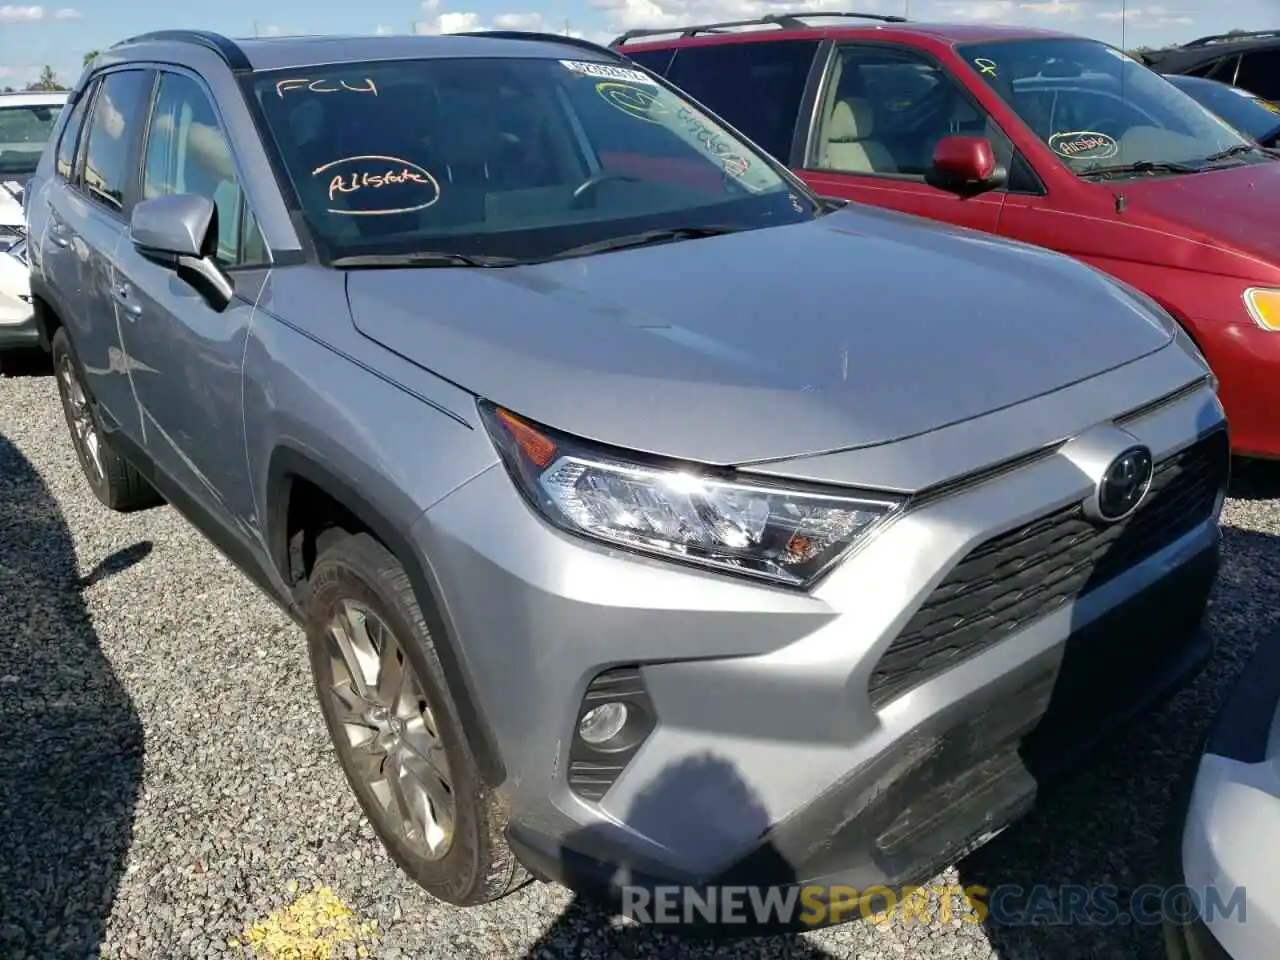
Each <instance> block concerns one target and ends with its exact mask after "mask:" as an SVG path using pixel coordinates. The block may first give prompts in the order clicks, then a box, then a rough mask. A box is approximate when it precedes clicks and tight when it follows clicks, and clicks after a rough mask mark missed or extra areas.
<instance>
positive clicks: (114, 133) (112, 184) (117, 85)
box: [84, 70, 151, 212]
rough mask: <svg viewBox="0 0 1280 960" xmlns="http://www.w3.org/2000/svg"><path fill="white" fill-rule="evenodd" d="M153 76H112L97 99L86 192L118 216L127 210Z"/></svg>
mask: <svg viewBox="0 0 1280 960" xmlns="http://www.w3.org/2000/svg"><path fill="white" fill-rule="evenodd" d="M150 76H151V75H150V74H149V73H148V72H147V71H145V70H121V71H119V72H117V73H109V74H107V76H106V77H105V78H104V79H103V81H102V85H101V88H100V89H99V91H98V96H97V97H96V98H95V99H94V104H93V119H92V120H90V121H89V125H88V132H89V136H88V141H87V146H86V148H85V154H84V190H85V192H86V193H87V194H88V195H89V196H90V197H91V198H92V199H93V200H95V201H96V202H98V203H100V204H102V206H104V207H106V208H107V209H109V210H114V211H116V212H123V210H124V194H125V188H126V186H127V185H128V182H129V179H130V171H129V156H130V154H131V152H132V148H133V145H134V143H135V142H136V138H137V137H138V136H139V135H140V134H141V132H142V123H143V119H144V116H145V113H144V111H145V110H146V105H145V100H144V97H145V95H146V94H147V92H148V90H149V87H150V84H149V82H148V81H149V79H150Z"/></svg>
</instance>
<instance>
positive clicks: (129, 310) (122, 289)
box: [111, 283, 142, 319]
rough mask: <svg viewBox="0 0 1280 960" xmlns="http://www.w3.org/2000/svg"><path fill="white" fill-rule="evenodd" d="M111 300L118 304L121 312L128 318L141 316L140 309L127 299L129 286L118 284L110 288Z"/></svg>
mask: <svg viewBox="0 0 1280 960" xmlns="http://www.w3.org/2000/svg"><path fill="white" fill-rule="evenodd" d="M111 299H112V300H114V301H115V302H116V303H118V304H120V309H121V310H123V311H124V312H125V313H126V314H127V315H128V316H129V317H130V318H133V319H136V318H137V317H139V316H141V315H142V307H140V306H139V305H138V304H136V303H134V302H133V301H132V300H131V299H129V285H128V284H124V283H120V284H116V285H115V286H114V287H112V288H111Z"/></svg>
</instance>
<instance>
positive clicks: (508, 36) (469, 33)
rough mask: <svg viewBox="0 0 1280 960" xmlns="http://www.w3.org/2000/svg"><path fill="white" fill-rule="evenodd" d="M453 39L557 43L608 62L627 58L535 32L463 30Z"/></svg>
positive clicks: (571, 39)
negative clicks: (596, 54)
mask: <svg viewBox="0 0 1280 960" xmlns="http://www.w3.org/2000/svg"><path fill="white" fill-rule="evenodd" d="M453 36H455V37H492V38H493V39H495V40H534V41H537V42H540V43H559V44H562V45H563V46H566V47H577V48H578V49H580V50H590V51H592V52H593V53H600V54H604V55H605V56H607V57H608V58H609V59H610V60H626V59H627V58H626V57H625V56H623V55H622V54H621V53H619V52H618V51H617V50H613V49H611V48H610V47H605V46H601V45H600V44H598V43H593V42H592V41H590V40H584V39H583V38H582V37H570V36H568V35H567V34H563V33H543V32H540V31H537V30H465V31H463V32H461V33H455V34H453Z"/></svg>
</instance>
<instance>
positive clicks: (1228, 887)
mask: <svg viewBox="0 0 1280 960" xmlns="http://www.w3.org/2000/svg"><path fill="white" fill-rule="evenodd" d="M1190 774H1191V776H1189V777H1188V778H1187V782H1186V784H1185V786H1184V789H1183V790H1182V792H1181V796H1180V802H1179V804H1178V806H1177V807H1176V808H1175V810H1174V817H1173V820H1172V826H1173V827H1174V829H1173V830H1172V831H1170V834H1169V846H1168V849H1169V856H1168V862H1169V872H1170V877H1171V878H1172V879H1173V881H1174V883H1175V884H1176V885H1183V884H1185V885H1187V886H1189V887H1190V888H1191V889H1192V890H1193V891H1195V893H1196V894H1197V896H1198V898H1199V900H1200V903H1201V910H1200V911H1199V915H1197V916H1195V917H1194V918H1193V919H1191V920H1190V922H1187V923H1179V922H1176V919H1175V918H1166V920H1165V944H1166V948H1167V952H1168V956H1169V958H1170V960H1262V958H1270V957H1272V956H1274V954H1275V951H1276V947H1275V945H1276V943H1277V942H1280V909H1277V907H1276V903H1277V899H1278V898H1277V892H1278V891H1280V867H1277V866H1276V858H1275V849H1276V846H1277V843H1280V633H1274V634H1271V635H1269V636H1267V637H1265V638H1264V639H1263V640H1262V641H1261V642H1260V643H1259V646H1258V649H1257V651H1256V652H1255V653H1254V656H1253V657H1252V658H1251V659H1250V661H1249V663H1248V664H1247V665H1246V666H1245V668H1244V670H1243V672H1242V673H1241V678H1240V681H1239V682H1238V683H1237V685H1236V687H1235V689H1234V690H1233V691H1232V692H1231V694H1230V695H1229V696H1228V698H1227V700H1226V701H1225V702H1224V704H1223V707H1222V710H1221V712H1220V713H1219V715H1218V718H1217V719H1216V720H1215V721H1214V726H1213V729H1212V732H1211V733H1210V735H1209V738H1208V741H1207V744H1206V746H1205V750H1204V753H1203V755H1202V756H1201V757H1199V758H1197V762H1196V764H1195V766H1194V767H1193V768H1192V770H1191V771H1190ZM1210 889H1212V890H1214V891H1215V893H1213V894H1210V893H1209V891H1210ZM1240 889H1242V890H1243V891H1244V896H1245V914H1244V915H1243V916H1242V915H1240V914H1239V913H1231V912H1230V911H1227V910H1225V909H1219V908H1217V907H1215V906H1214V904H1224V905H1225V904H1229V903H1230V901H1231V897H1232V895H1233V894H1234V893H1235V892H1236V891H1237V890H1240Z"/></svg>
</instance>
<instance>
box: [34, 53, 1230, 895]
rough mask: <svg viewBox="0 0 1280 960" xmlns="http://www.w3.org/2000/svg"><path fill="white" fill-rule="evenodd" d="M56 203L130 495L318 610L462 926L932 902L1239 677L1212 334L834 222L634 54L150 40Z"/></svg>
mask: <svg viewBox="0 0 1280 960" xmlns="http://www.w3.org/2000/svg"><path fill="white" fill-rule="evenodd" d="M30 191H31V197H30V199H29V217H30V233H31V236H32V238H33V239H32V249H31V290H32V295H33V300H34V304H35V308H36V314H37V319H38V322H39V324H40V327H41V330H42V331H43V335H44V336H45V337H46V338H47V339H48V340H49V341H50V343H51V345H52V350H53V354H54V360H55V368H56V371H57V377H58V384H59V387H60V389H61V391H62V398H63V402H64V406H65V411H66V419H67V423H68V424H69V426H70V428H71V434H72V438H73V441H74V444H75V449H76V451H77V453H78V454H79V458H80V461H81V463H82V465H83V467H84V472H85V475H86V477H87V478H88V482H89V484H90V485H91V486H92V488H93V490H94V492H95V493H96V495H97V496H98V498H99V499H100V500H101V501H102V502H103V503H104V504H106V505H107V506H108V507H112V508H114V509H118V510H128V509H134V508H138V507H142V506H146V505H150V504H155V503H158V502H160V501H161V498H163V499H164V500H166V501H167V502H168V503H170V504H172V505H173V506H175V507H176V508H177V509H179V510H180V511H182V513H183V514H184V515H185V516H186V517H188V518H189V519H190V520H191V522H192V523H193V524H195V525H196V526H197V527H199V528H200V529H201V530H202V531H203V532H204V533H205V534H206V535H207V536H208V537H209V539H210V540H212V541H213V542H214V543H215V544H217V545H218V547H220V548H221V549H222V550H223V551H225V553H226V554H227V555H228V556H229V557H231V558H232V559H233V560H234V561H235V562H236V563H237V564H238V565H239V566H240V567H241V568H242V569H243V570H244V571H245V572H246V573H247V574H248V575H249V576H251V577H252V578H253V579H254V580H255V581H256V582H257V583H258V584H259V585H260V586H261V587H262V589H263V590H265V591H266V592H267V593H269V594H270V595H271V596H272V597H274V598H275V599H276V600H277V601H278V602H279V603H280V605H281V606H282V607H283V608H284V609H285V610H286V611H288V613H289V614H290V615H291V616H292V617H293V618H294V619H295V620H296V621H297V622H298V623H299V624H301V625H303V626H304V627H305V630H306V634H307V638H308V641H309V644H310V650H311V668H312V670H313V672H314V677H315V686H316V691H317V693H318V696H319V703H320V707H321V709H322V711H323V713H324V717H325V720H326V721H327V723H328V727H329V730H330V732H331V733H332V736H333V740H334V743H335V746H336V751H337V755H338V758H339V760H340V761H341V764H342V767H343V769H344V771H345V772H346V775H347V777H348V779H349V781H350V784H351V786H352V788H353V790H354V791H355V793H356V794H357V796H358V797H359V799H360V802H361V804H362V805H363V807H364V810H365V811H366V812H367V814H368V816H369V818H370V819H371V821H372V823H373V824H374V825H375V827H376V829H377V831H378V834H379V836H380V837H381V839H382V841H383V843H384V844H385V846H386V848H387V849H388V851H389V852H390V854H391V855H392V857H394V858H395V860H396V862H397V863H398V864H399V865H400V866H401V867H402V868H403V869H404V871H405V872H406V873H407V874H409V875H410V876H411V877H412V878H413V879H414V880H416V881H417V882H418V883H420V884H422V886H424V887H425V888H426V889H427V890H428V891H430V892H431V893H432V894H434V895H435V896H437V897H439V898H441V899H443V900H446V901H449V902H451V903H455V904H475V903H480V902H483V901H486V900H490V899H492V898H494V897H497V896H499V895H501V894H503V893H504V892H505V891H507V890H509V889H511V888H512V886H513V884H515V883H516V882H518V881H519V880H520V879H521V878H523V876H524V875H525V871H527V872H529V873H532V874H533V875H535V876H538V877H541V878H544V879H545V878H558V879H560V880H563V881H565V882H568V883H570V884H572V885H574V886H576V887H579V888H581V889H584V890H590V891H595V892H599V893H603V894H609V893H613V894H614V895H617V894H618V891H617V889H616V882H617V878H618V877H619V876H626V877H629V878H630V882H631V884H633V885H636V886H639V887H641V888H642V889H649V885H653V884H658V883H690V884H702V883H705V882H711V881H715V880H717V879H720V878H726V877H738V878H741V877H751V878H753V879H752V882H757V881H758V882H760V883H769V884H779V883H790V884H796V883H802V882H806V881H810V880H814V879H817V878H825V880H828V881H831V882H839V883H842V884H846V885H850V886H853V887H854V888H856V889H864V888H866V887H867V886H868V885H870V884H888V885H891V886H892V885H896V884H900V883H906V882H910V881H912V880H916V879H920V878H925V877H928V876H929V875H931V874H932V872H933V871H935V870H936V869H937V868H938V867H939V866H940V865H944V864H946V863H948V862H949V861H952V860H953V859H955V858H957V857H959V856H960V855H962V854H964V853H965V852H966V851H968V850H970V849H971V848H973V847H974V846H976V845H977V844H979V843H982V842H983V841H984V840H986V839H987V838H989V837H990V836H992V835H993V834H994V833H995V832H997V831H998V830H999V829H1001V828H1002V827H1003V826H1004V825H1005V824H1006V823H1008V822H1009V821H1010V820H1011V819H1013V818H1014V817H1015V816H1017V815H1018V814H1020V813H1021V812H1022V811H1023V810H1024V809H1025V808H1026V806H1027V803H1028V801H1029V800H1030V798H1031V797H1032V795H1033V793H1034V790H1035V787H1036V783H1037V781H1038V780H1041V779H1042V778H1043V777H1044V776H1046V775H1048V774H1049V773H1052V772H1053V771H1054V770H1055V769H1056V768H1057V767H1058V766H1060V765H1061V764H1062V763H1063V762H1066V761H1068V760H1070V759H1072V758H1074V757H1078V756H1079V755H1080V754H1081V752H1082V751H1084V750H1087V749H1088V747H1089V746H1090V745H1091V744H1092V743H1094V742H1095V740H1096V738H1097V737H1098V736H1100V735H1102V734H1103V733H1105V732H1106V731H1107V730H1109V729H1110V728H1112V727H1113V726H1114V725H1115V724H1116V723H1117V722H1118V721H1120V720H1122V719H1124V718H1125V717H1127V716H1129V715H1131V714H1132V713H1133V712H1134V711H1136V710H1138V709H1139V708H1141V707H1142V706H1143V705H1144V704H1148V703H1150V702H1151V701H1152V700H1153V698H1155V697H1157V696H1160V695H1162V694H1165V693H1167V692H1169V691H1170V690H1172V689H1174V688H1175V687H1176V686H1177V685H1178V684H1179V683H1180V682H1182V681H1183V680H1185V679H1186V678H1188V677H1189V676H1190V675H1191V674H1192V673H1193V672H1194V671H1195V670H1196V669H1197V668H1198V666H1199V665H1200V664H1201V663H1202V662H1203V661H1204V660H1205V658H1206V657H1207V656H1208V654H1209V652H1210V647H1211V645H1210V642H1209V640H1208V638H1207V637H1206V635H1205V634H1204V633H1203V632H1202V631H1201V629H1200V626H1199V624H1200V621H1201V616H1202V613H1203V610H1204V607H1205V604H1206V598H1207V597H1208V595H1209V591H1210V588H1211V586H1212V584H1213V582H1214V578H1215V575H1216V571H1217V565H1218V529H1217V522H1218V516H1219V511H1220V509H1221V503H1222V498H1223V490H1224V486H1225V483H1226V480H1227V474H1228V468H1229V467H1228V465H1229V457H1228V443H1227V436H1226V431H1225V425H1224V421H1223V414H1222V409H1221V407H1220V405H1219V403H1218V400H1217V398H1216V393H1215V386H1216V384H1215V382H1214V381H1213V379H1212V378H1211V376H1210V374H1209V371H1208V368H1207V367H1206V366H1205V363H1204V360H1203V359H1202V358H1201V357H1200V355H1199V354H1198V353H1197V352H1196V350H1195V348H1194V347H1192V346H1191V344H1190V343H1189V342H1188V341H1187V339H1186V338H1185V336H1184V335H1182V334H1180V333H1179V332H1178V327H1177V325H1176V324H1175V323H1174V322H1173V321H1172V320H1171V318H1170V317H1169V316H1168V315H1167V314H1165V313H1164V312H1162V311H1161V309H1160V308H1159V307H1157V306H1156V305H1155V304H1153V303H1152V302H1151V301H1150V300H1149V299H1147V298H1146V297H1144V296H1142V295H1141V294H1139V293H1136V292H1134V291H1133V290H1132V289H1130V288H1128V287H1124V286H1121V285H1119V284H1117V283H1116V282H1115V281H1113V280H1110V279H1108V278H1107V277H1106V276H1104V275H1102V274H1101V273H1099V272H1097V271H1095V270H1093V269H1092V268H1090V267H1088V266H1085V265H1083V264H1081V263H1078V262H1076V261H1074V260H1071V259H1068V258H1066V257H1062V256H1058V255H1056V254H1053V253H1049V252H1046V251H1043V250H1039V249H1036V248H1032V247H1029V246H1024V245H1020V244H1013V243H1008V242H1004V241H1001V240H997V239H994V238H992V237H989V236H986V235H981V234H976V233H971V232H967V231H963V230H958V229H950V228H946V227H943V226H941V225H938V224H935V223H930V222H926V221H922V220H918V219H915V218H912V217H908V216H904V215H900V214H896V213H892V212H888V211H884V210H877V209H871V208H866V207H861V206H858V205H849V206H845V207H843V208H841V207H839V206H838V205H837V204H834V203H829V202H826V201H823V200H822V199H821V198H819V197H817V196H815V195H814V194H813V193H812V192H810V190H809V189H807V188H806V187H805V186H804V185H803V184H802V183H801V182H800V181H799V180H797V179H796V178H795V177H793V176H792V175H791V174H789V173H788V172H787V171H786V170H785V169H784V168H783V167H781V166H780V165H779V164H778V163H776V162H775V161H773V160H771V159H770V158H769V157H767V156H765V155H764V154H763V153H762V152H760V151H759V150H758V149H757V148H756V147H754V146H753V145H752V144H751V143H750V142H748V141H747V140H745V139H744V138H743V137H742V136H741V135H739V134H737V133H736V132H735V131H734V130H732V129H730V128H729V127H727V126H726V125H725V124H723V123H722V122H721V121H719V120H718V119H717V118H716V117H715V116H714V115H712V114H711V113H709V112H708V111H706V110H705V109H703V108H702V107H701V106H699V105H697V104H696V103H692V102H690V101H689V100H688V99H687V98H686V97H684V96H683V95H681V94H680V93H679V92H678V91H677V90H676V89H674V88H672V87H671V86H669V85H668V84H667V83H666V82H665V81H663V80H661V79H659V78H656V77H654V76H652V75H651V74H649V73H647V72H646V71H644V70H643V69H641V68H639V67H637V66H636V65H634V64H632V63H630V62H629V61H627V60H626V59H625V58H624V57H622V56H620V55H618V54H616V53H614V52H612V51H609V50H605V49H602V48H599V47H596V46H594V45H592V44H587V43H584V42H579V41H574V40H571V39H569V38H564V37H556V36H546V35H532V34H510V33H502V34H499V33H493V34H484V35H458V36H445V37H376V38H375V37H343V38H326V37H314V38H287V39H273V40H245V41H231V40H228V39H226V38H223V37H219V36H216V35H212V34H205V33H195V32H186V31H177V32H165V33H160V34H149V35H146V36H142V37H136V38H133V39H131V40H128V41H125V42H124V43H122V44H120V45H117V46H116V47H114V48H112V49H110V50H109V51H107V52H106V53H104V54H103V55H102V56H100V57H99V58H98V59H97V60H96V61H95V62H93V63H92V64H91V65H90V66H89V67H88V68H87V69H86V71H85V74H84V76H83V77H82V78H81V79H80V81H79V82H78V84H77V86H76V89H75V91H74V92H73V93H72V94H71V98H70V105H69V108H68V109H67V110H66V111H64V117H63V120H62V122H61V123H60V125H59V128H58V130H57V132H56V135H55V137H54V139H53V141H52V143H51V145H50V146H49V148H48V151H47V153H46V155H45V156H44V158H43V161H42V162H41V165H40V169H39V171H38V173H37V175H36V178H35V180H34V181H33V183H32V185H31V187H30ZM620 866H623V867H626V868H627V869H626V870H623V871H619V869H618V868H619V867H620ZM521 867H523V868H524V870H522V869H521Z"/></svg>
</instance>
